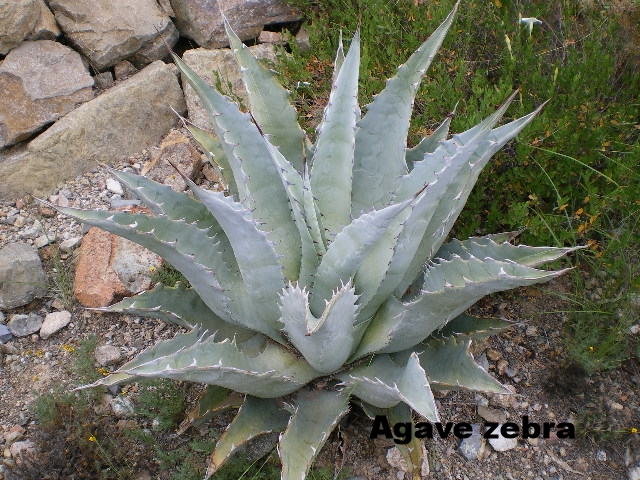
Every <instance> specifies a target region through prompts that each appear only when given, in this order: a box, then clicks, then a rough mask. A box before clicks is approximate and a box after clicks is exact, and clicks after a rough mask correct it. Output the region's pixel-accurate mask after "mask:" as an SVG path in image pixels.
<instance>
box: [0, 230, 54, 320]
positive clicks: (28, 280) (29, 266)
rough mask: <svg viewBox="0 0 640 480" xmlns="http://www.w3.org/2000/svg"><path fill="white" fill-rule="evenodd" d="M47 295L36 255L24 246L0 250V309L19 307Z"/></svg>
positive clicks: (5, 247) (9, 246) (42, 271)
mask: <svg viewBox="0 0 640 480" xmlns="http://www.w3.org/2000/svg"><path fill="white" fill-rule="evenodd" d="M46 294H47V278H46V276H45V274H44V270H43V269H42V262H41V261H40V257H39V256H38V251H37V250H36V249H35V248H34V247H32V246H31V245H28V244H26V243H10V244H8V245H6V246H4V247H3V248H0V308H1V309H9V308H16V307H21V306H23V305H26V304H28V303H29V302H30V301H31V300H33V299H35V298H39V297H43V296H45V295H46Z"/></svg>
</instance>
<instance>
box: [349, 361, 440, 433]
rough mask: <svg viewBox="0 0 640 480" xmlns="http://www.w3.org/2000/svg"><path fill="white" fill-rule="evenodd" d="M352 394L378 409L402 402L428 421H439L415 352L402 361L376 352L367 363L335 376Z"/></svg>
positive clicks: (427, 383)
mask: <svg viewBox="0 0 640 480" xmlns="http://www.w3.org/2000/svg"><path fill="white" fill-rule="evenodd" d="M338 378H340V379H341V380H342V382H343V383H344V384H345V390H346V391H348V392H349V393H350V394H351V395H355V396H356V397H358V398H360V399H362V400H364V401H365V402H367V403H370V404H371V405H374V406H376V407H380V408H391V407H393V406H395V405H397V404H398V402H404V403H406V404H407V405H409V406H410V407H411V408H412V409H414V410H415V411H416V412H418V413H419V414H420V415H422V416H423V417H425V418H427V419H428V420H429V421H431V422H437V421H438V412H437V409H436V405H435V400H434V398H433V394H432V392H431V388H430V387H429V381H428V380H427V377H426V375H425V371H424V369H423V368H422V367H421V366H420V361H419V360H418V355H416V354H415V353H414V354H413V355H411V356H410V357H409V358H408V359H407V360H405V361H403V362H402V363H396V362H394V361H393V360H392V359H391V358H390V357H389V356H388V355H376V356H375V357H374V358H373V360H372V361H371V362H370V363H366V364H362V365H358V366H356V367H354V368H350V369H348V370H346V371H344V372H342V373H340V374H339V375H338Z"/></svg>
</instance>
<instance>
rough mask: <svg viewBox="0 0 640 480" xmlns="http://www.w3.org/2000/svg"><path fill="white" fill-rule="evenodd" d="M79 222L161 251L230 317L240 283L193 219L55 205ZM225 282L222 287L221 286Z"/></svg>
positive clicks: (206, 299) (208, 301) (207, 300)
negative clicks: (230, 294) (232, 295)
mask: <svg viewBox="0 0 640 480" xmlns="http://www.w3.org/2000/svg"><path fill="white" fill-rule="evenodd" d="M55 208H57V209H58V210H59V211H60V212H62V213H64V214H65V215H68V216H70V217H73V218H76V219H77V220H80V221H81V222H84V223H88V224H89V225H93V226H96V227H100V228H102V229H103V230H107V231H108V232H111V233H115V234H116V235H119V236H121V237H124V238H126V239H128V240H131V241H133V242H136V243H138V244H140V245H142V246H143V247H146V248H148V249H149V250H151V251H152V252H154V253H156V254H158V255H160V256H161V257H162V258H164V259H165V260H166V261H167V262H169V263H170V264H171V265H173V266H174V267H175V268H177V269H178V270H179V271H180V272H181V273H182V274H183V275H184V276H185V277H186V278H187V280H189V283H191V285H193V287H194V289H195V290H196V292H198V295H200V298H202V300H203V301H204V302H205V303H206V305H207V306H208V307H209V308H210V309H211V310H212V311H213V312H214V313H215V314H216V315H218V316H219V317H220V318H222V319H223V320H226V321H233V319H232V318H231V315H230V312H229V297H228V296H227V294H228V292H229V291H230V292H233V289H234V287H235V286H239V285H238V284H239V283H241V282H238V279H237V277H236V276H235V274H234V272H233V271H232V270H230V269H229V268H228V266H227V264H226V263H225V260H224V254H223V253H222V252H220V251H219V250H218V249H217V247H218V245H217V244H216V242H215V240H214V239H212V238H210V237H209V236H208V235H207V233H208V231H207V230H204V229H200V228H198V226H197V224H195V223H193V224H192V223H186V222H184V221H180V220H169V219H168V218H166V217H151V216H149V215H144V214H139V213H124V212H106V211H90V210H78V209H72V208H63V207H55ZM222 285H224V287H223V286H222Z"/></svg>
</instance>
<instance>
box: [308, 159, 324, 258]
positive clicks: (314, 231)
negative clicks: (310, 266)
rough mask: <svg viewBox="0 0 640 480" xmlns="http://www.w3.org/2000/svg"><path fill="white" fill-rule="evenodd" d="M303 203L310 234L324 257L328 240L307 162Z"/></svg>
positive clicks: (320, 255) (318, 251) (317, 251)
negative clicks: (312, 187)
mask: <svg viewBox="0 0 640 480" xmlns="http://www.w3.org/2000/svg"><path fill="white" fill-rule="evenodd" d="M302 204H303V207H304V216H305V219H306V222H307V224H308V225H309V234H310V235H311V239H312V240H313V244H314V246H315V248H316V253H317V254H318V257H322V256H323V255H324V254H325V253H327V241H326V235H325V230H324V227H323V226H322V222H321V221H320V212H319V211H318V206H317V205H316V201H315V199H314V198H313V192H312V191H311V180H310V179H309V168H307V164H306V163H305V165H304V172H303V174H302Z"/></svg>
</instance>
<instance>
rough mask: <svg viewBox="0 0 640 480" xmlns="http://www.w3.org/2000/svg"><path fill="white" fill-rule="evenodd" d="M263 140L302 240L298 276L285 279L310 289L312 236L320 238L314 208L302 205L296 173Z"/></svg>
mask: <svg viewBox="0 0 640 480" xmlns="http://www.w3.org/2000/svg"><path fill="white" fill-rule="evenodd" d="M265 142H266V143H267V147H268V149H269V152H270V153H271V158H272V160H273V162H274V163H275V165H276V166H277V168H278V173H279V174H280V180H281V181H282V185H283V187H284V189H285V191H286V192H287V196H288V197H289V204H290V205H291V211H292V213H293V218H294V220H295V223H296V227H297V228H298V234H299V236H300V241H301V243H302V245H301V247H302V248H301V253H302V257H301V259H300V262H299V263H300V272H299V275H298V276H296V277H295V278H289V280H290V281H297V282H298V283H300V284H301V285H302V286H303V288H305V287H306V288H310V287H311V284H312V283H313V276H314V274H315V272H316V269H317V268H318V264H319V263H320V257H319V255H318V248H317V244H316V242H315V239H318V238H320V231H319V230H318V228H319V226H318V223H317V218H316V215H315V210H313V206H312V205H310V206H306V205H305V198H304V190H305V185H304V180H303V178H302V176H301V175H300V173H298V172H297V171H296V169H295V168H294V167H293V166H292V165H291V164H290V163H289V162H288V161H287V159H286V158H284V155H282V153H280V152H279V151H278V149H277V148H275V147H274V146H273V145H271V144H270V143H269V142H268V141H266V140H265ZM305 165H306V164H305ZM305 165H303V168H305ZM307 212H309V215H307ZM296 253H298V252H291V253H290V255H295V254H296Z"/></svg>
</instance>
